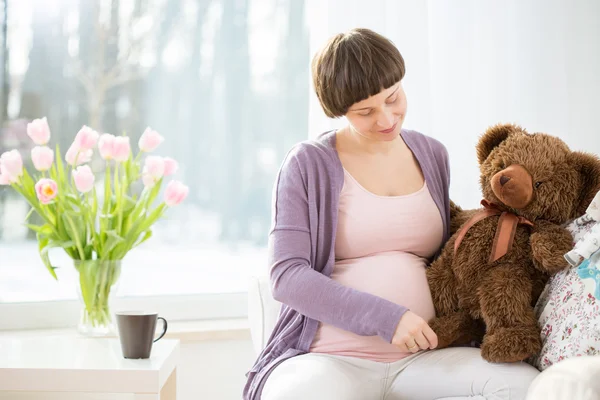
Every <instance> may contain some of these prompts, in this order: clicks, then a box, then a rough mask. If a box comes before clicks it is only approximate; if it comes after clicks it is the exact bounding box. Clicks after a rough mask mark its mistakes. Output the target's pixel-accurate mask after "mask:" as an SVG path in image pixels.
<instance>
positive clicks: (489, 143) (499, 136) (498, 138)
mask: <svg viewBox="0 0 600 400" xmlns="http://www.w3.org/2000/svg"><path fill="white" fill-rule="evenodd" d="M517 132H525V130H524V129H523V128H521V127H520V126H518V125H513V124H498V125H494V126H492V127H490V128H488V130H487V131H485V133H484V134H483V135H482V136H481V138H479V143H477V160H478V161H479V164H480V165H481V164H483V162H484V161H485V160H486V159H487V158H488V156H489V155H490V153H491V152H492V150H494V148H495V147H497V146H498V145H500V143H502V142H503V141H504V140H506V138H508V137H509V136H510V135H512V134H514V133H517Z"/></svg>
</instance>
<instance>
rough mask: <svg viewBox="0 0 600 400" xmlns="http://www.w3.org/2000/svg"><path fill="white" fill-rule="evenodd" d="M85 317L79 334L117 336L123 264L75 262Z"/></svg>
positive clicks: (98, 261)
mask: <svg viewBox="0 0 600 400" xmlns="http://www.w3.org/2000/svg"><path fill="white" fill-rule="evenodd" d="M74 264H75V269H76V270H77V272H78V274H79V282H78V285H77V289H78V294H79V300H80V301H81V303H82V304H81V317H80V319H79V324H78V326H77V330H78V331H79V333H81V334H82V335H85V336H108V335H110V334H113V333H115V332H116V330H115V325H114V320H113V314H112V309H111V306H112V303H113V300H114V297H115V295H116V291H117V288H118V283H119V277H120V276H121V260H75V261H74Z"/></svg>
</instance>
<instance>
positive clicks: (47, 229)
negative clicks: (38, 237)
mask: <svg viewBox="0 0 600 400" xmlns="http://www.w3.org/2000/svg"><path fill="white" fill-rule="evenodd" d="M25 226H26V227H28V228H29V229H31V230H32V231H34V232H37V233H40V234H42V235H46V236H49V235H51V234H52V227H51V226H50V225H49V224H44V225H33V224H25Z"/></svg>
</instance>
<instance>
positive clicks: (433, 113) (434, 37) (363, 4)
mask: <svg viewBox="0 0 600 400" xmlns="http://www.w3.org/2000/svg"><path fill="white" fill-rule="evenodd" d="M308 1H309V9H308V15H309V30H310V32H311V42H310V44H311V54H314V52H316V50H317V49H318V47H320V46H321V45H322V44H323V43H324V42H325V41H326V40H327V38H329V37H330V36H332V35H333V34H335V33H337V32H341V31H345V30H348V29H350V28H354V27H366V28H371V29H373V30H376V31H378V32H379V33H382V34H384V35H386V36H388V37H389V38H390V39H391V40H392V41H394V43H395V44H396V45H397V46H398V48H399V49H400V51H401V53H402V55H403V56H404V58H405V61H406V65H407V74H406V77H405V80H404V82H403V83H404V87H405V90H406V93H407V97H408V104H409V111H408V114H407V119H406V122H405V125H404V126H405V127H406V128H409V129H415V130H418V131H421V132H423V133H425V134H428V135H430V136H433V137H435V138H438V139H439V140H441V141H442V142H443V143H444V144H445V145H446V147H447V148H448V151H449V153H450V160H451V168H452V184H451V191H450V195H451V197H452V199H453V200H455V201H456V202H457V203H459V204H460V205H462V206H463V207H477V205H478V203H479V200H480V197H479V196H480V191H479V184H478V182H479V179H478V178H479V172H478V168H477V161H476V157H475V149H474V148H475V144H476V143H477V139H478V136H479V135H481V134H482V133H483V132H484V131H485V129H486V127H488V126H490V125H493V124H495V123H498V122H513V123H517V124H520V125H521V126H523V127H524V128H526V129H527V130H529V131H530V132H546V133H549V134H552V135H556V136H558V137H560V138H562V139H563V140H565V141H566V142H567V144H569V145H570V146H571V148H572V149H573V150H585V151H591V152H595V153H596V154H600V129H599V128H598V125H599V124H598V123H597V122H596V121H595V120H594V117H595V113H596V112H598V111H597V110H598V109H600V96H599V95H598V93H600V79H599V74H600V23H599V22H600V1H597V0H572V1H566V0H565V1H563V0H504V1H496V0H452V1H450V0H446V1H444V0H429V1H410V0H370V1H359V0H351V1H348V0H329V1H326V2H325V1H322V0H308ZM322 3H326V4H327V7H326V8H324V10H325V11H321V10H323V8H322V7H321V6H318V5H320V4H322ZM311 90H312V88H311ZM310 99H311V104H310V112H311V113H310V125H309V126H310V129H311V135H312V136H314V135H316V134H318V133H320V132H322V131H324V130H326V129H331V128H333V127H337V126H339V125H340V124H342V123H343V121H339V120H338V121H330V120H327V118H326V117H325V116H324V115H323V113H322V111H321V110H320V108H319V105H318V101H317V99H316V96H314V94H312V92H311V98H310Z"/></svg>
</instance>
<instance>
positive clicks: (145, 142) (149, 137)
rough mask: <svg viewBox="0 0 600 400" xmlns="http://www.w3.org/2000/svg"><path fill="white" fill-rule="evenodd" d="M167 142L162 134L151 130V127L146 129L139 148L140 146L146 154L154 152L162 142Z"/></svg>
mask: <svg viewBox="0 0 600 400" xmlns="http://www.w3.org/2000/svg"><path fill="white" fill-rule="evenodd" d="M163 140H165V139H164V138H163V137H162V136H160V134H159V133H158V132H156V131H153V130H152V129H150V127H148V128H146V130H145V131H144V133H143V134H142V137H140V140H139V142H138V146H140V150H141V151H144V152H146V153H147V152H150V151H154V149H156V148H157V147H158V145H159V144H161V143H162V141H163Z"/></svg>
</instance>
